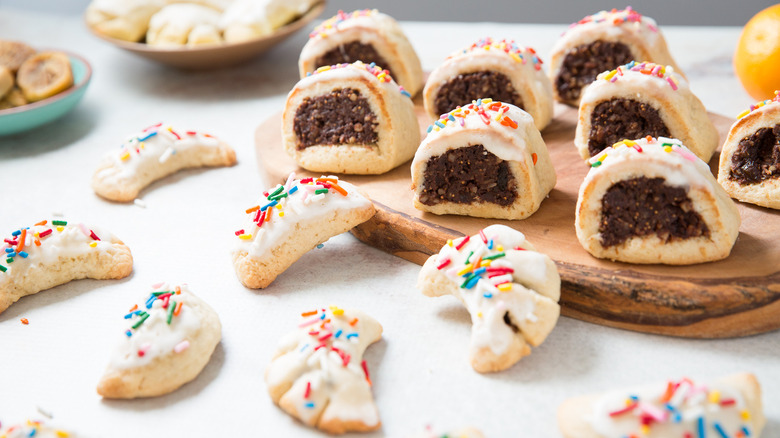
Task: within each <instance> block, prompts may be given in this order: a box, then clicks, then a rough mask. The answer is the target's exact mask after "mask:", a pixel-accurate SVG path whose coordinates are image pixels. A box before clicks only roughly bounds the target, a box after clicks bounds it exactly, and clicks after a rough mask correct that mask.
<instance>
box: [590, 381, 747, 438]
mask: <svg viewBox="0 0 780 438" xmlns="http://www.w3.org/2000/svg"><path fill="white" fill-rule="evenodd" d="M675 383H677V382H675ZM666 390H667V383H662V384H657V385H647V386H643V387H639V388H636V389H634V390H630V391H612V392H610V393H608V394H605V395H604V396H602V397H601V398H600V399H599V400H598V401H597V402H596V403H595V404H594V406H593V411H592V412H591V414H590V415H589V416H588V417H587V420H588V421H589V422H590V423H591V424H592V425H593V429H594V430H595V431H596V432H597V433H598V434H599V436H601V437H603V438H623V437H626V436H630V435H631V434H640V433H641V424H642V423H641V417H642V415H643V413H648V412H649V413H652V414H655V415H658V414H660V415H662V417H661V418H659V420H662V421H653V422H652V423H651V425H650V427H649V429H648V433H647V434H641V436H642V437H643V438H667V437H682V436H684V435H685V433H686V432H688V433H691V434H693V435H692V436H699V435H698V420H699V418H700V417H704V426H705V433H706V436H713V437H717V436H720V435H719V434H718V432H717V431H716V429H715V427H714V424H715V423H718V424H719V425H720V426H721V427H722V428H723V430H724V432H726V436H729V437H733V436H736V433H737V431H739V430H741V428H742V426H743V425H744V426H747V427H748V429H749V430H750V431H751V432H752V431H753V423H752V421H750V420H744V419H742V417H741V413H742V411H743V410H745V408H746V405H745V401H744V398H743V396H742V393H741V392H740V391H739V390H738V389H737V388H734V387H731V386H728V385H725V384H714V385H710V386H709V387H703V386H692V385H690V384H688V383H684V384H683V385H681V386H680V387H679V388H678V389H677V391H676V392H675V395H674V396H673V397H672V399H671V400H670V402H669V403H668V404H669V405H670V406H672V407H674V411H671V410H670V409H668V408H667V407H666V403H663V402H662V401H661V400H662V397H663V396H664V394H665V393H666ZM716 391H717V392H718V393H719V397H717V399H718V400H721V401H722V400H729V399H733V400H734V401H735V403H734V404H733V405H729V406H720V404H718V403H713V402H712V400H710V397H713V393H714V392H716ZM630 396H635V397H638V400H639V404H637V407H636V408H634V409H632V410H631V411H629V412H626V413H623V414H618V415H615V416H610V413H613V412H618V411H620V410H622V409H624V408H626V407H627V406H629V403H633V401H629V400H631V399H630V398H629V397H630ZM645 415H647V414H645ZM678 415H679V417H678ZM678 420H679V421H678Z"/></svg>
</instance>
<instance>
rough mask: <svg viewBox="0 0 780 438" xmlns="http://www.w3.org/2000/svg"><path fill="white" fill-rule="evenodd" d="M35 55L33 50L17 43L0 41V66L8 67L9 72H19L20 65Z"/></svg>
mask: <svg viewBox="0 0 780 438" xmlns="http://www.w3.org/2000/svg"><path fill="white" fill-rule="evenodd" d="M33 55H35V49H33V48H32V47H30V46H28V45H27V44H24V43H20V42H17V41H7V40H0V65H2V66H5V67H8V69H9V70H11V72H13V73H15V72H16V71H17V70H19V67H20V66H21V65H22V63H23V62H24V61H25V60H26V59H27V58H29V57H31V56H33Z"/></svg>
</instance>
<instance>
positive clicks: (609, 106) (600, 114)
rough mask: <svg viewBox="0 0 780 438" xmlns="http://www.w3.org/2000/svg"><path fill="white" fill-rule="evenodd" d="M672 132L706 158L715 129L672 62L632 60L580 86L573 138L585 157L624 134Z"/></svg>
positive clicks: (714, 139) (669, 134)
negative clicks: (580, 93)
mask: <svg viewBox="0 0 780 438" xmlns="http://www.w3.org/2000/svg"><path fill="white" fill-rule="evenodd" d="M648 135H650V136H652V137H671V138H676V139H679V140H681V141H682V142H683V144H685V145H686V146H687V147H688V149H690V150H691V152H693V153H694V154H696V156H697V157H699V158H701V159H702V160H704V161H705V162H708V161H710V158H711V157H712V154H713V153H714V152H715V149H716V148H717V147H718V131H717V130H716V129H715V125H713V124H712V121H710V118H709V117H708V116H707V110H706V109H705V108H704V105H703V104H702V103H701V101H700V100H699V99H698V98H697V97H696V96H695V95H694V94H693V92H692V91H691V89H690V87H689V85H688V81H687V80H686V79H685V78H684V77H682V76H680V75H679V74H677V73H675V72H674V68H673V67H672V66H669V65H667V66H663V65H659V64H653V63H651V62H635V61H631V62H630V63H628V64H626V65H622V66H620V67H618V68H617V69H615V70H612V71H607V72H603V73H601V74H599V75H598V77H597V78H596V80H595V81H594V82H593V83H591V84H590V85H588V86H587V87H585V89H584V90H583V91H582V99H581V100H580V111H579V120H578V122H577V130H576V134H575V137H574V144H575V145H576V146H577V149H578V150H579V151H580V155H581V156H582V158H584V159H589V158H590V157H591V156H593V155H596V154H598V153H599V152H601V151H602V150H604V149H605V148H607V147H609V146H612V145H613V144H614V143H616V142H618V141H620V140H623V139H626V138H628V139H633V138H642V137H645V136H648Z"/></svg>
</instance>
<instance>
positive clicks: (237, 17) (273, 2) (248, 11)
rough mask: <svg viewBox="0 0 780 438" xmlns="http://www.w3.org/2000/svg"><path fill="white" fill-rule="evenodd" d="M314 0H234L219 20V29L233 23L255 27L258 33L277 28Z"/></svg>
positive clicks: (268, 31) (309, 5)
mask: <svg viewBox="0 0 780 438" xmlns="http://www.w3.org/2000/svg"><path fill="white" fill-rule="evenodd" d="M314 2H315V1H314V0H235V1H234V2H233V3H232V4H231V5H230V6H228V7H227V9H225V12H224V13H223V14H222V17H221V18H220V21H219V26H220V28H221V29H223V30H224V29H226V28H227V27H230V26H232V25H235V24H240V25H245V26H251V27H255V28H256V29H257V31H258V32H259V33H260V34H267V33H270V32H272V31H273V30H274V29H277V28H279V27H281V26H283V25H285V24H286V23H287V22H289V21H290V20H291V19H293V18H294V17H296V16H297V15H301V14H304V13H306V11H308V10H309V8H311V6H312V4H314Z"/></svg>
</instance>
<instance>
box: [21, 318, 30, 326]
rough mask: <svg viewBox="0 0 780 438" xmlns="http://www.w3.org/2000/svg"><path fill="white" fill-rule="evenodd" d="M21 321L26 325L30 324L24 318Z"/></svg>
mask: <svg viewBox="0 0 780 438" xmlns="http://www.w3.org/2000/svg"><path fill="white" fill-rule="evenodd" d="M21 321H22V324H24V325H27V324H29V323H30V321H28V320H27V318H22V319H21Z"/></svg>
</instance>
